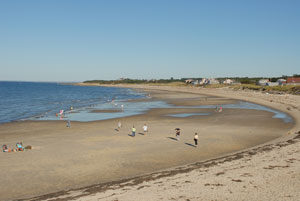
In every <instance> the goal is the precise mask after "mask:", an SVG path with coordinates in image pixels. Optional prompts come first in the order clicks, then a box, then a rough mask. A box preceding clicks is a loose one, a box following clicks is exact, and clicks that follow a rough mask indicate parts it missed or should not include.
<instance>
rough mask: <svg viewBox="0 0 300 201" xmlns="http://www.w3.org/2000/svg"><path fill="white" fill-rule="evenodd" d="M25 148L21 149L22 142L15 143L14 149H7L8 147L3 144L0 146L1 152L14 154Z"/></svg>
mask: <svg viewBox="0 0 300 201" xmlns="http://www.w3.org/2000/svg"><path fill="white" fill-rule="evenodd" d="M24 150H25V147H23V143H22V142H17V143H16V148H15V149H14V148H9V147H8V145H6V144H4V145H2V151H3V152H15V151H24Z"/></svg>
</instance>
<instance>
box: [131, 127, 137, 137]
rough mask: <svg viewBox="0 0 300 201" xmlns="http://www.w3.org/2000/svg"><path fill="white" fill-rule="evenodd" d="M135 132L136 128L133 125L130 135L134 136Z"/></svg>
mask: <svg viewBox="0 0 300 201" xmlns="http://www.w3.org/2000/svg"><path fill="white" fill-rule="evenodd" d="M135 132H136V128H135V127H134V125H133V126H132V129H131V136H132V137H134V136H135Z"/></svg>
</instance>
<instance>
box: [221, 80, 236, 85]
mask: <svg viewBox="0 0 300 201" xmlns="http://www.w3.org/2000/svg"><path fill="white" fill-rule="evenodd" d="M233 83H234V81H233V80H232V79H226V80H224V81H223V84H233Z"/></svg>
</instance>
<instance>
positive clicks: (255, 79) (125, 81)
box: [84, 74, 300, 84]
mask: <svg viewBox="0 0 300 201" xmlns="http://www.w3.org/2000/svg"><path fill="white" fill-rule="evenodd" d="M288 77H291V76H287V75H282V76H281V77H218V78H216V80H218V81H220V82H223V81H224V80H226V79H232V80H234V81H235V82H237V83H241V84H256V83H257V82H258V81H259V80H260V79H269V80H270V81H271V82H276V81H277V80H278V79H287V78H288ZM292 77H300V74H294V75H293V76H292ZM188 79H192V80H201V79H202V78H201V77H198V78H181V79H174V78H173V77H171V78H170V79H151V80H146V79H129V78H126V79H119V80H88V81H84V83H96V84H146V83H172V82H185V80H188Z"/></svg>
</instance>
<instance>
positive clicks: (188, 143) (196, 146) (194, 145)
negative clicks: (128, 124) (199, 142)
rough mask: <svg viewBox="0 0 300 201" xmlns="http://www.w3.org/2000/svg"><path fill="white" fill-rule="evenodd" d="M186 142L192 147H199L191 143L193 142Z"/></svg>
mask: <svg viewBox="0 0 300 201" xmlns="http://www.w3.org/2000/svg"><path fill="white" fill-rule="evenodd" d="M184 144H186V145H189V146H191V147H197V146H196V145H193V144H191V143H187V142H186V143H184Z"/></svg>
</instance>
